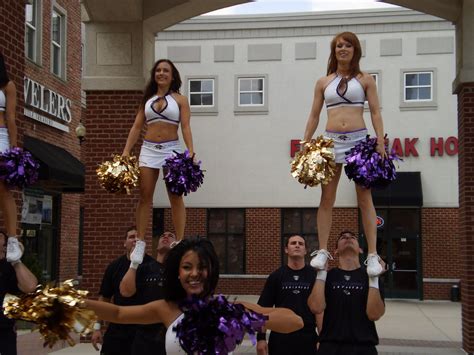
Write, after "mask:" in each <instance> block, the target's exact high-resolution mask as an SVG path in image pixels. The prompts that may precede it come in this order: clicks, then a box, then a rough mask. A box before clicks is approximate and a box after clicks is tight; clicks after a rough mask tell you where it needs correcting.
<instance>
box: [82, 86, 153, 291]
mask: <svg viewBox="0 0 474 355" xmlns="http://www.w3.org/2000/svg"><path fill="white" fill-rule="evenodd" d="M141 97H142V93H141V92H138V91H91V92H87V108H86V113H87V115H86V117H85V123H84V125H85V126H86V127H87V137H86V140H85V142H84V143H83V149H84V152H83V155H84V164H85V166H86V190H85V193H84V196H83V203H84V259H83V260H84V261H83V262H84V264H83V265H84V268H83V270H84V271H83V286H84V287H85V288H87V289H89V290H90V291H91V292H92V295H93V296H95V295H96V294H97V291H98V289H99V287H100V282H101V280H102V276H103V273H104V270H105V268H106V266H107V265H108V264H109V263H110V262H111V261H112V260H113V259H115V258H117V257H118V256H120V255H122V254H123V251H124V249H123V242H124V239H125V231H126V229H127V228H128V227H129V226H131V225H134V224H135V209H136V204H137V201H138V190H137V189H135V190H134V191H133V193H132V194H131V195H117V194H110V193H108V192H106V191H105V190H103V189H102V188H101V187H100V186H99V183H98V180H97V176H96V172H95V170H96V168H97V166H98V164H99V163H101V162H103V161H105V160H110V159H111V156H112V154H121V153H122V150H123V148H124V146H125V142H126V140H127V136H128V132H129V130H130V128H131V126H132V124H133V121H134V119H135V114H136V109H137V107H138V104H139V102H140V100H141ZM139 148H140V143H139V142H138V143H137V145H136V146H135V150H134V153H135V155H138V153H139ZM151 220H152V216H151V208H150V225H151ZM149 230H150V231H151V228H150V229H149ZM149 235H150V233H147V236H149ZM147 239H148V238H147ZM148 241H150V240H148ZM149 245H151V242H150V243H149Z"/></svg>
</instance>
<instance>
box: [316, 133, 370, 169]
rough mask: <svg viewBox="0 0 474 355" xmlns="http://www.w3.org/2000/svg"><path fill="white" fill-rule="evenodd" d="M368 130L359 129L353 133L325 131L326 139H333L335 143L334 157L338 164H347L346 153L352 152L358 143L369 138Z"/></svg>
mask: <svg viewBox="0 0 474 355" xmlns="http://www.w3.org/2000/svg"><path fill="white" fill-rule="evenodd" d="M367 132H368V131H367V129H366V128H363V129H359V130H357V131H351V132H332V131H325V132H324V134H323V135H324V137H326V138H331V139H332V140H333V141H334V156H335V161H336V163H338V164H345V163H346V152H348V151H350V150H351V149H352V148H354V147H355V146H356V144H357V143H359V142H361V141H363V140H364V139H365V137H367Z"/></svg>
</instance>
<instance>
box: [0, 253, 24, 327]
mask: <svg viewBox="0 0 474 355" xmlns="http://www.w3.org/2000/svg"><path fill="white" fill-rule="evenodd" d="M19 292H20V290H19V289H18V280H17V278H16V273H15V269H14V268H13V266H12V265H11V264H10V263H9V262H7V260H6V259H2V260H0V302H1V304H0V310H1V312H0V329H7V328H8V329H12V328H13V326H14V324H15V321H14V320H13V319H10V318H7V317H5V315H4V314H3V299H4V297H5V295H6V294H7V293H11V294H17V293H19Z"/></svg>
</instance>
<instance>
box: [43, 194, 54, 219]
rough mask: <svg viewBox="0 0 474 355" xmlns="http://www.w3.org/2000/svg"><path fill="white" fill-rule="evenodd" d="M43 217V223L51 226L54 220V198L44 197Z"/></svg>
mask: <svg viewBox="0 0 474 355" xmlns="http://www.w3.org/2000/svg"><path fill="white" fill-rule="evenodd" d="M42 215H43V217H42V219H41V222H42V223H48V224H51V222H52V220H53V198H52V196H44V197H43V213H42Z"/></svg>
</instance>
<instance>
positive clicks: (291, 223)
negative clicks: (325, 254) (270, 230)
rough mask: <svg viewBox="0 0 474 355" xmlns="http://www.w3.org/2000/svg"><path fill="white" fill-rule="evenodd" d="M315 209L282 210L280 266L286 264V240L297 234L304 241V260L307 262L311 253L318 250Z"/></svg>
mask: <svg viewBox="0 0 474 355" xmlns="http://www.w3.org/2000/svg"><path fill="white" fill-rule="evenodd" d="M317 211H318V210H317V209H316V208H284V209H282V210H281V213H282V233H281V236H282V240H281V255H282V264H286V254H285V244H286V239H287V238H288V237H291V236H292V235H295V234H298V235H301V236H302V237H304V238H305V239H306V251H307V254H306V259H307V261H308V262H309V260H310V258H311V257H310V254H311V252H312V251H314V250H317V249H318V245H319V243H318V231H317V225H316V213H317Z"/></svg>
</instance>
